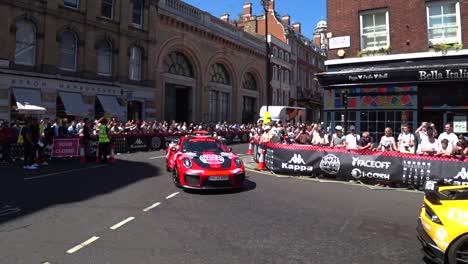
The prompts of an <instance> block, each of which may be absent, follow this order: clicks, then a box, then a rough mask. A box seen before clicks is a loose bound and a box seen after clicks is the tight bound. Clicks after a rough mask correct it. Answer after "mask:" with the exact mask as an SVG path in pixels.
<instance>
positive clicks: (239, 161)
mask: <svg viewBox="0 0 468 264" xmlns="http://www.w3.org/2000/svg"><path fill="white" fill-rule="evenodd" d="M234 164H235V165H236V167H237V168H240V167H242V160H241V159H239V158H235V159H234Z"/></svg>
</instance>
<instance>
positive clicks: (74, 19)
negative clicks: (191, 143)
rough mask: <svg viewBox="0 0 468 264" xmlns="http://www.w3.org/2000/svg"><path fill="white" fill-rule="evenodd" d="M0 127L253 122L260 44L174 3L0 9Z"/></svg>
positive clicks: (109, 0) (104, 0) (74, 2)
mask: <svg viewBox="0 0 468 264" xmlns="http://www.w3.org/2000/svg"><path fill="white" fill-rule="evenodd" d="M0 14H1V16H0V22H2V23H1V24H0V34H1V35H2V36H4V37H3V38H2V39H3V43H2V45H1V46H0V110H1V111H0V119H7V120H11V121H13V120H16V119H23V118H25V117H26V116H28V115H36V116H38V117H41V118H42V117H49V118H52V119H53V118H56V117H59V118H63V117H68V118H69V119H76V118H79V117H91V118H94V117H101V116H102V115H103V114H104V113H109V115H111V116H115V117H117V118H118V119H120V120H126V119H127V118H130V119H149V120H152V119H157V120H163V119H166V120H173V119H175V120H178V121H192V122H199V121H220V120H227V121H233V122H240V121H253V120H255V118H256V117H257V115H258V113H255V111H258V110H257V109H258V108H259V106H260V105H262V104H263V102H264V100H265V99H264V97H265V98H266V95H265V92H264V91H263V90H262V87H264V86H265V85H263V84H264V83H265V77H264V74H263V73H264V71H263V69H264V67H265V60H264V58H265V57H264V56H265V47H264V45H263V43H262V41H261V40H258V39H257V38H254V37H252V36H250V35H249V34H246V33H244V32H243V31H242V30H240V29H237V28H235V27H233V26H231V25H227V24H226V23H223V22H222V21H221V20H219V19H218V18H215V17H213V16H212V15H210V14H208V13H206V12H204V11H202V10H199V9H197V8H195V7H193V6H190V5H187V4H185V3H184V2H181V1H178V0H159V1H154V0H127V1H125V0H96V1H79V0H47V1H46V0H41V1H36V0H6V1H2V2H1V4H0Z"/></svg>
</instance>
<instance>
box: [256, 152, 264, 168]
mask: <svg viewBox="0 0 468 264" xmlns="http://www.w3.org/2000/svg"><path fill="white" fill-rule="evenodd" d="M264 154H265V150H263V149H260V157H259V158H258V166H257V170H264V169H265V155H264Z"/></svg>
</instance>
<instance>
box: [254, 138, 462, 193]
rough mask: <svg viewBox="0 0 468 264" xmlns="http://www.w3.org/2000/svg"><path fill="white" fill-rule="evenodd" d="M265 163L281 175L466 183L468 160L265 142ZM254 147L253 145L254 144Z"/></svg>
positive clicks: (420, 183) (405, 181)
mask: <svg viewBox="0 0 468 264" xmlns="http://www.w3.org/2000/svg"><path fill="white" fill-rule="evenodd" d="M262 148H265V149H266V154H265V165H266V167H267V168H268V169H270V170H272V171H274V172H277V173H283V174H292V175H313V174H314V175H315V174H322V175H325V176H328V177H337V178H340V179H344V180H360V181H363V182H372V181H375V180H386V181H391V182H395V183H402V184H405V185H412V186H422V185H423V184H424V182H425V181H427V180H429V179H431V180H439V179H444V181H445V182H447V183H451V184H457V185H468V162H466V161H460V160H456V159H442V158H437V157H427V156H419V155H399V154H398V153H395V154H388V153H385V154H384V153H381V152H363V153H359V152H358V151H355V152H353V151H351V152H347V151H342V150H338V151H337V150H333V149H331V148H317V147H312V146H310V148H309V149H308V148H307V146H297V145H279V144H268V145H266V146H262ZM254 149H255V147H254Z"/></svg>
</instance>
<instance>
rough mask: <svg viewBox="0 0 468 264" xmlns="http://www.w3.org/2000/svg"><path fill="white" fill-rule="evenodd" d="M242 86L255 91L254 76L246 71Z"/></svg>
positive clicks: (255, 82) (256, 88)
mask: <svg viewBox="0 0 468 264" xmlns="http://www.w3.org/2000/svg"><path fill="white" fill-rule="evenodd" d="M242 88H244V89H247V90H252V91H257V90H258V87H257V81H256V80H255V76H254V75H253V74H252V73H250V72H248V73H246V74H245V75H244V79H243V80H242Z"/></svg>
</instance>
